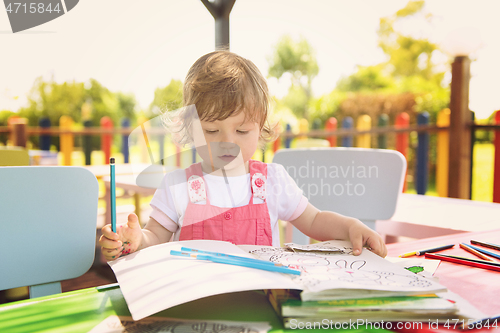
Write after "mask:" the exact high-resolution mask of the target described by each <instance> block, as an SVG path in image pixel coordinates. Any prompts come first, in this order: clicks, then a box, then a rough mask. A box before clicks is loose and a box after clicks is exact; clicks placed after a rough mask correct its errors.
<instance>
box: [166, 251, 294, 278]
mask: <svg viewBox="0 0 500 333" xmlns="http://www.w3.org/2000/svg"><path fill="white" fill-rule="evenodd" d="M170 254H171V255H174V256H180V257H192V258H196V259H198V260H209V261H212V262H216V263H219V264H228V265H235V266H242V267H250V268H256V269H262V270H264V271H271V272H278V273H286V274H294V275H300V271H298V270H295V269H291V268H287V267H280V266H274V265H269V264H261V263H257V262H254V261H249V260H240V259H235V258H228V257H223V256H212V255H208V254H196V253H193V252H181V251H175V250H170ZM245 259H248V258H245ZM256 260H257V259H256Z"/></svg>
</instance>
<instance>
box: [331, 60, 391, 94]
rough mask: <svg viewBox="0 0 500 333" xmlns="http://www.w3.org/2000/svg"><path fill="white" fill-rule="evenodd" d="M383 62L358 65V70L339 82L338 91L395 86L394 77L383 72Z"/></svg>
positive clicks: (371, 89) (381, 88) (368, 89)
mask: <svg viewBox="0 0 500 333" xmlns="http://www.w3.org/2000/svg"><path fill="white" fill-rule="evenodd" d="M383 70H384V68H383V65H382V64H379V65H375V66H366V67H365V66H358V70H357V72H355V73H353V74H352V75H350V76H348V77H344V78H341V79H340V80H339V81H338V82H337V87H336V90H337V91H342V92H349V91H373V90H384V89H388V88H394V86H395V81H394V78H392V77H391V76H389V75H387V74H385V73H384V72H383Z"/></svg>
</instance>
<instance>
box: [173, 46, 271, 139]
mask: <svg viewBox="0 0 500 333" xmlns="http://www.w3.org/2000/svg"><path fill="white" fill-rule="evenodd" d="M183 104H184V108H183V109H181V110H180V111H179V112H178V113H171V112H167V113H166V114H165V115H166V119H165V124H166V125H167V127H168V128H169V130H170V131H171V132H172V133H173V134H174V137H175V138H176V139H175V141H177V142H178V143H179V144H180V145H186V144H191V143H192V135H191V134H190V130H189V128H190V126H191V122H192V120H193V112H196V113H197V116H198V118H199V119H200V120H203V121H216V120H224V119H227V118H229V117H231V116H234V115H237V114H239V113H240V112H244V113H245V116H246V119H247V120H251V121H255V122H256V123H258V124H259V128H260V130H261V135H260V141H261V142H262V143H264V142H268V141H272V140H274V139H275V137H276V131H275V127H272V126H270V124H269V121H268V114H269V110H270V95H269V90H268V87H267V82H266V80H265V78H264V77H263V76H262V74H261V73H260V71H259V69H258V68H257V66H255V64H254V63H252V62H251V61H250V60H248V59H245V58H243V57H241V56H239V55H237V54H235V53H232V52H229V51H215V52H211V53H208V54H205V55H204V56H202V57H201V58H199V59H198V60H196V62H195V63H194V64H193V65H192V66H191V68H190V69H189V71H188V73H187V75H186V79H185V81H184V87H183ZM193 105H194V106H195V108H193V107H191V106H193ZM194 110H196V111H194ZM174 114H175V115H174Z"/></svg>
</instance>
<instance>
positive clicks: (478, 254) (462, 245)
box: [460, 243, 495, 262]
mask: <svg viewBox="0 0 500 333" xmlns="http://www.w3.org/2000/svg"><path fill="white" fill-rule="evenodd" d="M460 247H461V248H462V249H464V250H465V251H468V252H470V253H472V254H473V255H475V256H478V257H479V258H481V259H484V260H487V261H492V262H495V260H493V259H491V258H490V257H488V256H487V255H484V254H482V253H481V252H479V251H477V250H474V249H473V248H472V247H470V245H467V244H465V243H460Z"/></svg>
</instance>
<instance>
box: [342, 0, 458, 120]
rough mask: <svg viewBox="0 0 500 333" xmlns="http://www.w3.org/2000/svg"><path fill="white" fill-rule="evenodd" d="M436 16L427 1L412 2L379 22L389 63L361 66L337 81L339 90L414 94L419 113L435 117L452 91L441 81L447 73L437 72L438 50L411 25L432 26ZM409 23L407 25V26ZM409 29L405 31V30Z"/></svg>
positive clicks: (445, 104) (382, 46)
mask: <svg viewBox="0 0 500 333" xmlns="http://www.w3.org/2000/svg"><path fill="white" fill-rule="evenodd" d="M432 20H433V16H432V14H431V13H429V12H427V11H426V9H425V1H421V0H417V1H413V0H412V1H409V2H408V3H407V4H406V6H405V7H404V8H402V9H400V10H398V11H397V12H396V13H394V14H393V15H389V16H387V17H383V18H381V19H380V24H379V29H378V31H377V34H378V45H379V47H380V48H381V49H382V50H383V52H384V53H385V54H386V56H387V61H385V62H383V63H380V64H377V65H374V66H367V67H364V66H358V70H357V71H356V72H355V73H353V74H352V75H350V76H348V77H345V78H342V79H340V80H339V81H338V83H337V86H336V90H337V91H342V92H349V91H352V92H359V93H368V92H371V93H374V92H377V93H387V94H404V93H409V92H410V93H413V94H414V95H415V96H417V97H416V98H415V102H416V110H415V111H417V112H419V111H428V112H429V113H430V114H431V115H432V117H433V118H435V117H436V114H437V112H438V111H440V110H442V109H443V108H445V107H447V106H448V102H449V88H448V87H444V86H443V84H442V82H443V78H444V74H445V73H444V72H441V71H438V68H439V67H438V65H440V64H437V63H435V61H434V60H433V59H435V57H433V56H434V55H435V54H436V53H439V52H440V50H439V47H438V46H437V45H436V44H434V43H432V42H431V41H429V39H428V37H429V36H425V35H423V34H422V31H425V29H419V31H418V32H415V31H412V30H411V29H407V27H408V26H418V27H422V25H426V24H432ZM405 24H406V26H405ZM405 27H406V29H405Z"/></svg>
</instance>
